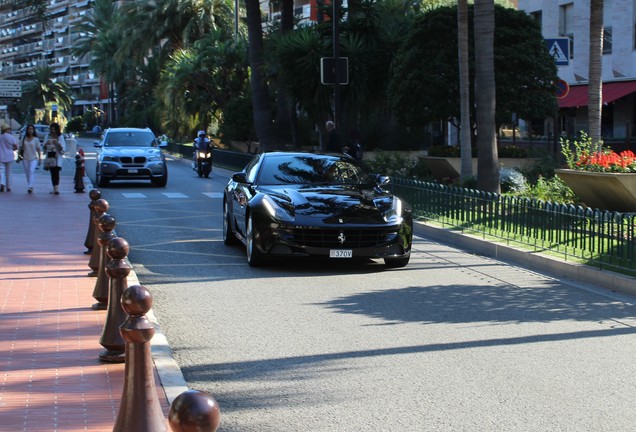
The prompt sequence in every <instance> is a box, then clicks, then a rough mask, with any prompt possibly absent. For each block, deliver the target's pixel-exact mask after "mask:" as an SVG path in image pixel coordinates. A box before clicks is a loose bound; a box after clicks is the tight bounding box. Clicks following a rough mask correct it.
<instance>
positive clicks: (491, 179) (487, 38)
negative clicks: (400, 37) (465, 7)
mask: <svg viewBox="0 0 636 432" xmlns="http://www.w3.org/2000/svg"><path fill="white" fill-rule="evenodd" d="M474 33H475V104H476V106H477V109H476V116H475V117H476V122H477V152H478V162H477V187H478V188H479V189H480V190H483V191H486V192H494V193H499V192H500V191H501V187H500V184H499V160H498V156H497V141H496V135H495V66H494V63H495V62H494V43H493V42H494V34H495V3H494V1H493V0H475V17H474Z"/></svg>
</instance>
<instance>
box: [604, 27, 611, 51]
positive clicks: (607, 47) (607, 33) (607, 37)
mask: <svg viewBox="0 0 636 432" xmlns="http://www.w3.org/2000/svg"><path fill="white" fill-rule="evenodd" d="M611 53H612V28H611V27H605V28H603V54H611Z"/></svg>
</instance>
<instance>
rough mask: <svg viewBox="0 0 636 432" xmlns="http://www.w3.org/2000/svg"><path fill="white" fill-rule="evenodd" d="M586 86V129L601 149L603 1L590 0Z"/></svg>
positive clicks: (593, 141)
mask: <svg viewBox="0 0 636 432" xmlns="http://www.w3.org/2000/svg"><path fill="white" fill-rule="evenodd" d="M589 62H590V63H589V72H588V75H589V85H588V101H589V102H588V107H587V110H588V111H587V113H588V114H587V115H588V127H589V131H590V133H589V135H590V138H592V143H594V144H595V145H597V146H598V147H599V149H600V147H601V115H602V112H603V98H602V91H603V81H602V76H603V0H590V59H589Z"/></svg>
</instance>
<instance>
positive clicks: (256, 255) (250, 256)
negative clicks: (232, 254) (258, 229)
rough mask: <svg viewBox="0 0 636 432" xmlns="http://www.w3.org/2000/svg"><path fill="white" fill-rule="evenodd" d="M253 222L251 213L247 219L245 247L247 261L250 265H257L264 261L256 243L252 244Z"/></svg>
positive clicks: (253, 235)
mask: <svg viewBox="0 0 636 432" xmlns="http://www.w3.org/2000/svg"><path fill="white" fill-rule="evenodd" d="M255 236H256V233H255V232H254V223H253V219H252V215H250V216H249V217H248V219H247V232H246V235H245V249H246V250H247V263H248V264H249V265H250V266H252V267H257V266H260V265H262V264H263V263H264V262H265V258H264V256H263V254H262V253H261V252H260V251H259V250H258V247H257V246H256V244H254V237H255Z"/></svg>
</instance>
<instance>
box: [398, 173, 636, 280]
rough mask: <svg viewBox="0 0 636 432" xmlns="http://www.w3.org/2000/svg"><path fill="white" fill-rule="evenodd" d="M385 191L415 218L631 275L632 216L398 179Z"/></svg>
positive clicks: (633, 260)
mask: <svg viewBox="0 0 636 432" xmlns="http://www.w3.org/2000/svg"><path fill="white" fill-rule="evenodd" d="M389 189H390V190H391V191H392V192H393V193H394V194H396V195H397V196H399V197H401V198H403V199H405V200H406V201H408V202H409V204H411V206H412V208H413V212H414V214H415V217H417V218H419V219H425V220H431V221H436V222H438V223H441V224H442V225H445V226H449V227H453V228H456V229H461V230H465V231H469V232H472V233H479V234H482V235H483V236H492V237H496V238H499V239H502V240H504V241H506V242H508V243H518V244H522V245H526V246H531V247H532V249H533V250H535V251H539V252H546V251H550V252H553V253H557V254H560V255H562V256H564V257H565V258H568V257H576V258H580V259H583V260H585V261H586V262H587V264H589V265H593V266H595V267H599V268H607V269H612V270H619V271H623V272H627V273H630V274H631V273H633V271H636V262H635V259H634V255H635V252H636V251H635V246H636V243H635V218H636V214H633V213H618V212H609V211H601V210H592V209H586V208H583V207H580V206H574V205H569V204H559V203H551V202H544V201H541V200H536V199H528V198H519V197H513V196H505V195H498V194H493V193H488V192H482V191H476V190H471V189H464V188H458V187H449V186H444V185H439V184H435V183H428V182H423V181H418V180H409V179H403V178H391V183H390V185H389Z"/></svg>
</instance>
